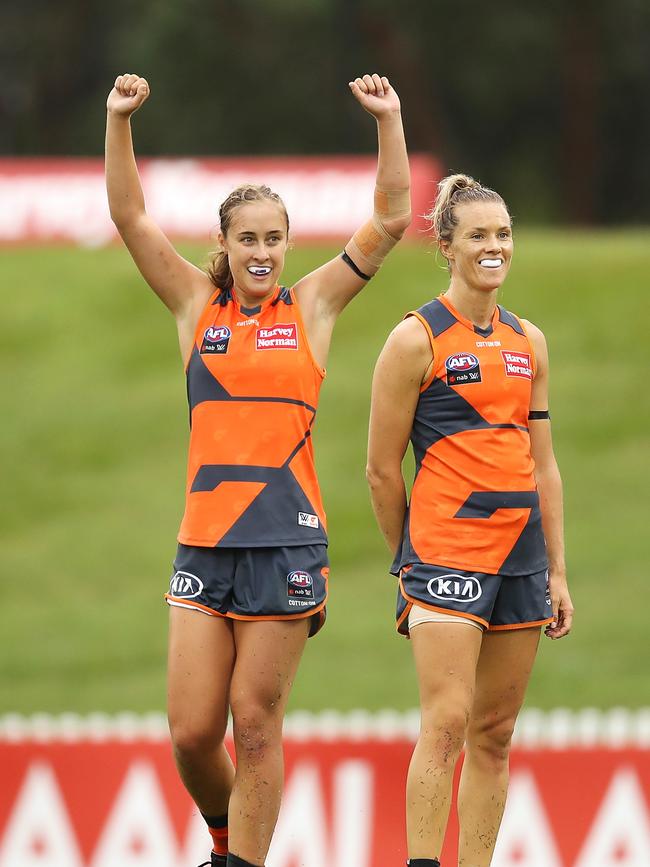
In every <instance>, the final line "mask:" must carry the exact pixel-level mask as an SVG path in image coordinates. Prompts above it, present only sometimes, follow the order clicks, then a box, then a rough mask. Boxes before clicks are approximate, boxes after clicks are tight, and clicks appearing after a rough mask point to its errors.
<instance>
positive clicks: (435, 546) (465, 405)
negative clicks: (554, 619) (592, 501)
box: [392, 296, 547, 575]
mask: <svg viewBox="0 0 650 867" xmlns="http://www.w3.org/2000/svg"><path fill="white" fill-rule="evenodd" d="M407 316H417V318H418V319H419V320H420V321H421V322H422V324H423V325H424V327H425V328H426V330H427V333H428V336H429V340H430V342H431V347H432V349H433V370H432V372H431V374H430V375H429V378H428V380H427V381H426V382H425V383H424V384H423V385H422V388H421V390H420V397H419V400H418V404H417V408H416V411H415V418H414V422H413V429H412V432H411V442H412V444H413V451H414V455H415V463H416V475H415V481H414V483H413V489H412V491H411V499H410V503H409V508H408V512H407V515H406V520H405V523H404V537H403V541H402V545H401V549H400V550H399V551H398V553H397V556H396V558H395V562H394V563H393V570H392V571H393V572H394V573H395V574H398V573H399V570H400V569H401V568H403V567H405V566H408V565H410V564H413V563H430V564H434V565H438V566H449V567H452V568H454V569H464V570H468V571H474V570H475V571H477V572H487V573H492V574H497V573H500V574H502V575H528V574H531V573H533V572H538V571H541V570H542V569H545V568H546V566H547V559H546V546H545V543H544V536H543V533H542V525H541V515H540V509H539V497H538V494H537V489H536V485H535V477H534V461H533V458H532V456H531V452H530V437H529V432H528V413H529V409H530V396H531V387H532V380H533V376H534V375H535V357H534V352H533V347H532V345H531V343H530V342H529V340H528V337H527V336H526V332H525V331H524V328H523V326H522V324H521V322H520V321H519V319H518V318H517V317H516V316H514V315H513V314H512V313H509V312H508V311H507V310H504V309H503V308H502V307H497V308H496V310H495V312H494V317H493V320H492V323H491V325H490V326H488V328H485V329H482V328H478V327H477V326H475V325H474V324H473V323H472V322H471V321H470V320H468V319H465V318H464V317H463V316H461V315H460V314H459V313H458V312H457V311H456V310H455V309H454V308H453V307H452V306H451V304H450V303H449V302H448V301H447V299H446V298H445V297H444V296H440V297H439V298H437V299H435V300H434V301H431V302H429V303H428V304H425V305H424V306H423V307H421V308H420V309H419V310H417V311H412V312H411V313H408V314H407Z"/></svg>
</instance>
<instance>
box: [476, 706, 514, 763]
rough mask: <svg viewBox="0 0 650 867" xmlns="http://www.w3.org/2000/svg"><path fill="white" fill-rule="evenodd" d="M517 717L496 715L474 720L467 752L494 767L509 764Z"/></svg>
mask: <svg viewBox="0 0 650 867" xmlns="http://www.w3.org/2000/svg"><path fill="white" fill-rule="evenodd" d="M514 728H515V717H512V716H501V715H499V714H494V715H492V716H487V717H483V718H482V719H480V720H473V721H472V722H471V723H470V725H469V728H468V732H467V751H468V753H470V754H471V756H472V757H473V758H474V759H478V760H482V761H484V762H487V763H489V764H490V765H492V766H502V765H504V764H506V763H507V761H508V756H509V755H510V745H511V742H512V733H513V731H514Z"/></svg>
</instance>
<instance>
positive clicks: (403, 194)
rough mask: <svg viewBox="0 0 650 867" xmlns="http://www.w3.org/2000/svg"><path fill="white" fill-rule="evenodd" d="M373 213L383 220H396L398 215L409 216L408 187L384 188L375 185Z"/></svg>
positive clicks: (409, 199) (409, 192)
mask: <svg viewBox="0 0 650 867" xmlns="http://www.w3.org/2000/svg"><path fill="white" fill-rule="evenodd" d="M375 214H377V216H378V217H379V219H380V220H381V221H382V222H383V221H384V220H397V219H399V218H400V217H410V216H411V191H410V189H409V187H406V188H405V189H403V190H384V189H383V188H382V187H375Z"/></svg>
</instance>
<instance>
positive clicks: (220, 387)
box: [178, 286, 327, 548]
mask: <svg viewBox="0 0 650 867" xmlns="http://www.w3.org/2000/svg"><path fill="white" fill-rule="evenodd" d="M186 374H187V395H188V401H189V406H190V426H191V430H190V447H189V458H188V471H187V488H186V503H185V514H184V516H183V521H182V523H181V528H180V532H179V536H178V540H179V542H182V543H183V544H185V545H202V546H222V547H230V548H238V547H247V548H248V547H271V546H280V545H283V546H284V545H313V544H319V543H323V544H324V543H326V542H327V535H326V529H325V513H324V511H323V505H322V502H321V496H320V490H319V486H318V480H317V478H316V471H315V466H314V454H313V448H312V440H311V429H312V425H313V423H314V418H315V416H316V407H317V405H318V395H319V391H320V386H321V383H322V381H323V377H324V375H325V371H324V370H323V369H322V368H320V367H319V366H318V364H317V363H316V361H315V359H314V357H313V356H312V354H311V350H310V348H309V344H308V341H307V335H306V332H305V329H304V326H303V322H302V318H301V315H300V309H299V306H298V304H297V302H296V299H295V296H294V294H293V292H292V291H291V290H290V289H285V288H281V287H279V286H278V287H276V290H275V292H274V294H273V296H272V297H271V298H270V299H269V300H267V301H266V302H264V303H263V304H261V305H258V306H257V307H253V308H247V307H241V306H240V304H239V303H238V301H237V300H236V298H235V297H234V296H233V293H232V292H225V293H223V292H221V291H220V290H217V291H216V292H215V293H214V295H213V296H212V297H211V299H210V301H209V302H208V304H207V305H206V307H205V309H204V310H203V312H202V314H201V317H200V319H199V323H198V326H197V328H196V332H195V338H194V346H193V348H192V353H191V355H190V359H189V362H188V365H187V370H186Z"/></svg>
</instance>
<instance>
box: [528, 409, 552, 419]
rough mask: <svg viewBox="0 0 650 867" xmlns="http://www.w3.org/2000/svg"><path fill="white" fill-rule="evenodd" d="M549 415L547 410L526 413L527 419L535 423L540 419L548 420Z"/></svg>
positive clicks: (533, 410) (534, 410)
mask: <svg viewBox="0 0 650 867" xmlns="http://www.w3.org/2000/svg"><path fill="white" fill-rule="evenodd" d="M550 417H551V414H550V412H549V411H548V410H547V409H532V410H531V411H530V412H529V413H528V418H529V419H530V420H531V421H537V420H538V419H540V418H548V419H550Z"/></svg>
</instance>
